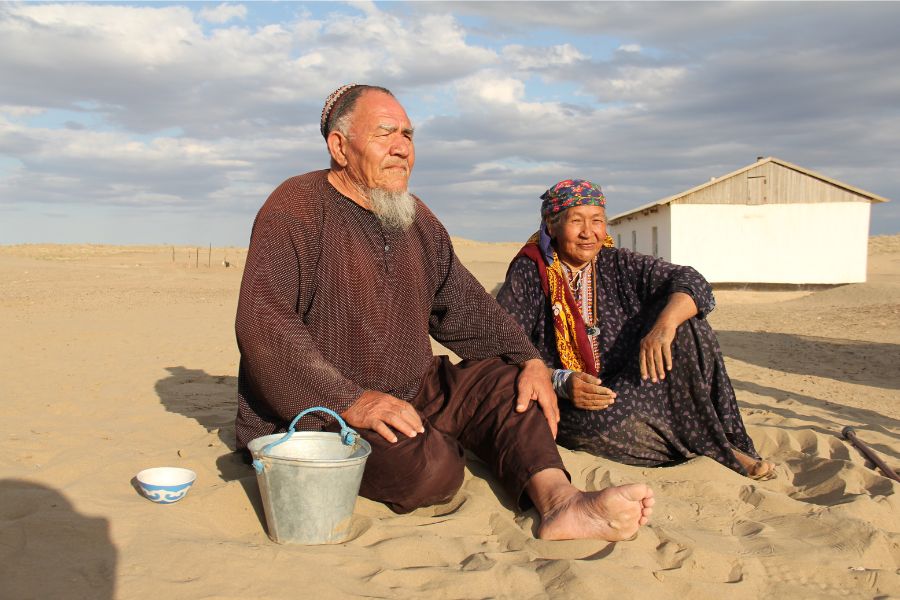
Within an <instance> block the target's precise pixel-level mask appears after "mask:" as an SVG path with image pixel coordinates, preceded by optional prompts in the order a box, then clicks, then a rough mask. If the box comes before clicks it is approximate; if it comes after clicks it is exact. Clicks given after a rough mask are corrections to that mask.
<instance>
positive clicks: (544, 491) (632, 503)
mask: <svg viewBox="0 0 900 600" xmlns="http://www.w3.org/2000/svg"><path fill="white" fill-rule="evenodd" d="M560 475H561V476H562V479H561V480H560V478H559V476H560ZM526 489H527V490H528V492H529V494H530V495H531V498H532V500H533V501H534V503H535V505H536V506H537V509H538V511H539V512H540V513H541V524H540V526H539V527H538V537H539V538H541V539H544V540H573V539H582V538H591V539H601V540H606V541H609V542H618V541H621V540H627V539H629V538H631V537H632V536H633V535H634V534H635V533H637V530H638V529H639V528H640V527H641V526H642V525H646V524H647V522H648V521H649V520H650V515H651V513H653V503H654V499H653V490H652V489H650V487H649V486H647V485H645V484H643V483H632V484H628V485H620V486H616V487H609V488H606V489H605V490H601V491H599V492H583V491H581V490H579V489H578V488H576V487H575V486H573V485H572V484H570V483H569V480H568V479H567V478H566V476H565V474H564V473H563V472H562V471H560V470H558V469H546V470H544V471H540V472H538V473H537V474H536V475H535V476H534V477H532V478H531V480H530V481H529V482H528V486H527V488H526Z"/></svg>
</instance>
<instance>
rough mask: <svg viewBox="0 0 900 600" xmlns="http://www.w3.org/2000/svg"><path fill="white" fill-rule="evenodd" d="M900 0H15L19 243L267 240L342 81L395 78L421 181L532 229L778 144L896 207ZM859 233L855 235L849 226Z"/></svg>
mask: <svg viewBox="0 0 900 600" xmlns="http://www.w3.org/2000/svg"><path fill="white" fill-rule="evenodd" d="M898 24H900V3H897V2H872V3H869V2H847V3H843V2H822V3H819V2H736V3H725V2H707V3H693V2H666V3H651V2H634V3H631V2H611V3H606V2H576V3H565V2H550V3H541V2H524V3H518V2H473V3H469V2H413V3H404V2H384V3H383V2H376V3H371V2H351V3H337V2H312V3H308V2H297V3H295V2H278V3H273V2H247V3H219V2H210V3H204V2H188V3H185V2H137V3H135V2H128V3H122V2H101V3H36V2H26V3H20V2H5V3H0V244H16V243H40V242H58V243H110V244H191V245H194V244H201V245H206V244H209V243H211V244H214V245H217V246H218V245H236V246H246V244H247V243H248V241H249V236H250V231H251V227H252V223H253V218H254V216H255V214H256V212H257V211H258V209H259V207H260V206H261V205H262V203H263V202H264V201H265V199H266V197H267V196H268V195H269V193H270V192H271V191H272V190H273V189H274V188H275V187H276V186H277V185H278V184H279V183H280V182H282V181H284V180H285V179H287V178H288V177H291V176H293V175H296V174H301V173H306V172H308V171H312V170H316V169H322V168H326V167H327V166H328V156H327V150H326V147H325V142H324V140H323V139H322V137H321V135H320V134H319V131H318V125H319V115H320V113H321V109H322V104H323V102H324V99H325V98H326V96H327V95H328V94H329V93H330V92H331V91H332V90H334V89H335V88H337V87H339V86H341V85H343V84H345V83H349V82H356V83H369V84H374V85H381V86H384V87H387V88H390V89H391V90H392V91H393V92H394V94H395V95H396V96H397V98H398V99H399V100H400V102H401V103H402V104H403V105H404V106H405V108H406V110H407V112H408V114H409V115H410V117H411V119H412V121H413V123H414V125H415V127H416V165H415V169H414V171H413V174H412V179H411V184H410V189H411V190H412V191H413V192H414V193H416V194H417V195H418V196H420V197H421V198H422V199H423V200H424V201H425V203H426V204H428V205H429V207H430V208H431V209H432V210H433V211H434V212H435V213H436V214H437V215H438V217H439V218H440V219H441V220H442V221H443V222H444V224H445V226H446V227H447V229H448V231H449V232H450V234H451V235H454V236H460V237H466V238H471V239H477V240H483V241H521V240H524V239H525V238H527V236H528V235H529V234H530V233H532V232H533V231H534V230H535V229H536V228H537V225H538V219H539V214H538V212H539V206H540V200H539V196H540V195H541V194H542V193H543V192H544V190H546V189H547V188H548V187H550V186H551V185H552V184H554V183H555V182H557V181H560V180H562V179H569V178H582V179H590V180H592V181H594V182H596V183H598V184H600V185H601V186H602V188H603V190H604V192H605V194H606V196H607V211H608V212H609V214H611V215H615V214H618V213H621V212H624V211H627V210H629V209H631V208H634V207H637V206H639V205H642V204H646V203H649V202H653V201H656V200H659V199H661V198H664V197H667V196H670V195H673V194H676V193H679V192H682V191H684V190H687V189H689V188H691V187H694V186H696V185H699V184H701V183H703V182H706V181H708V180H709V179H710V177H718V176H721V175H724V174H726V173H730V172H731V171H734V170H736V169H739V168H741V167H744V166H746V165H749V164H751V163H753V162H754V161H755V160H756V158H757V157H758V156H775V157H777V158H780V159H782V160H785V161H788V162H791V163H794V164H797V165H800V166H802V167H805V168H808V169H812V170H814V171H818V172H820V173H822V174H823V175H826V176H828V177H831V178H833V179H837V180H840V181H843V182H845V183H848V184H850V185H852V186H855V187H858V188H862V189H864V190H867V191H869V192H872V193H874V194H877V195H880V196H883V197H886V198H889V199H891V200H892V201H891V202H889V203H884V204H876V205H873V207H872V220H871V227H870V233H872V234H873V235H876V234H893V233H898V232H900V160H898V157H900V70H898V68H897V60H898V57H900V36H898V35H897V25H898ZM835 235H836V236H837V235H840V233H839V232H835Z"/></svg>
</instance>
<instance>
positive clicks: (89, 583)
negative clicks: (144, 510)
mask: <svg viewBox="0 0 900 600" xmlns="http://www.w3.org/2000/svg"><path fill="white" fill-rule="evenodd" d="M0 498H2V501H0V582H2V583H0V590H2V592H0V596H2V597H3V598H97V599H99V600H104V599H107V598H113V597H114V596H115V583H116V580H115V576H116V559H117V552H116V548H115V546H114V545H113V543H112V540H111V539H110V536H109V522H108V521H107V520H106V519H103V518H99V517H90V516H86V515H82V514H80V513H79V512H78V511H77V510H75V509H74V507H73V506H72V503H71V502H69V501H68V500H67V499H66V497H65V496H64V495H63V494H61V493H60V492H59V491H57V490H55V489H53V488H50V487H47V486H44V485H41V484H39V483H34V482H31V481H22V480H19V479H0Z"/></svg>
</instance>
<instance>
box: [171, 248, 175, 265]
mask: <svg viewBox="0 0 900 600" xmlns="http://www.w3.org/2000/svg"><path fill="white" fill-rule="evenodd" d="M172 262H175V246H172Z"/></svg>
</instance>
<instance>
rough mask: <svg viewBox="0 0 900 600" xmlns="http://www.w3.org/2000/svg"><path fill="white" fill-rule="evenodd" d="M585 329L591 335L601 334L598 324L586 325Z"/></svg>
mask: <svg viewBox="0 0 900 600" xmlns="http://www.w3.org/2000/svg"><path fill="white" fill-rule="evenodd" d="M585 330H586V331H587V334H588V335H589V336H590V337H597V336H598V335H600V328H599V327H597V326H596V325H591V326H590V327H586V328H585Z"/></svg>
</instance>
